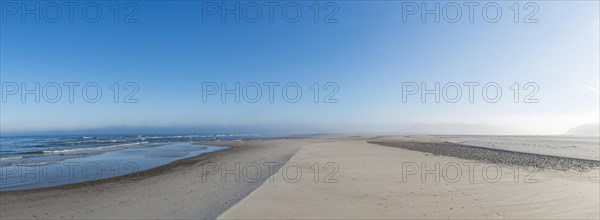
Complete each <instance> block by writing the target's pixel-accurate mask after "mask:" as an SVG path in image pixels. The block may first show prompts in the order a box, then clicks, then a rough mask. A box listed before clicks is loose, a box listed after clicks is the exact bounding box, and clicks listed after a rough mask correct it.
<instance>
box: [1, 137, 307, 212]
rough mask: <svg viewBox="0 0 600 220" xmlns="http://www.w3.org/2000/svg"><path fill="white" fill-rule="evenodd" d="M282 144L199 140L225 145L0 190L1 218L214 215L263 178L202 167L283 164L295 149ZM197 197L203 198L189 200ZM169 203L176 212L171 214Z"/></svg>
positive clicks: (263, 179)
mask: <svg viewBox="0 0 600 220" xmlns="http://www.w3.org/2000/svg"><path fill="white" fill-rule="evenodd" d="M264 142H269V144H263V143H264ZM286 142H289V141H286V140H271V141H235V142H224V141H223V142H218V143H217V142H208V143H207V142H198V143H194V144H202V145H209V144H210V145H212V146H227V147H229V148H228V149H225V150H220V151H216V152H210V153H206V154H202V155H199V156H196V157H190V158H185V159H181V160H177V161H174V162H172V163H169V164H167V165H163V166H159V167H155V168H152V169H148V170H144V171H140V172H136V173H132V174H128V175H124V176H118V177H112V178H108V179H101V180H95V181H90V182H83V183H74V184H68V185H62V186H55V187H49V188H40V189H29V190H19V191H9V192H0V218H9V219H14V218H54V219H58V218H96V219H102V218H152V219H156V218H202V219H206V218H215V217H216V216H218V215H219V214H221V213H222V212H224V211H225V210H227V209H228V208H229V207H231V206H232V205H233V204H235V203H237V202H238V201H240V200H241V199H243V198H244V197H245V196H246V195H247V194H249V193H251V192H252V191H253V190H254V189H256V188H258V187H259V186H260V185H261V184H262V183H263V182H264V181H266V180H267V178H268V177H263V178H262V179H261V180H259V181H257V182H255V183H236V182H235V181H234V179H233V178H228V179H227V181H226V182H221V176H219V175H207V174H206V173H203V172H202V169H203V167H202V166H203V165H204V164H207V163H213V164H219V163H227V164H234V163H250V162H263V161H266V162H280V163H281V164H284V163H285V162H287V161H288V160H289V158H291V156H292V155H294V154H295V153H296V152H297V150H298V149H299V147H298V146H292V145H289V144H288V143H286ZM264 155H268V156H264ZM280 167H281V166H277V167H276V170H277V169H279V168H280ZM205 177H206V179H203V178H205ZM203 180H206V181H203ZM223 187H225V188H227V190H223ZM199 197H204V198H207V199H194V198H199ZM82 199H84V200H85V201H84V200H82ZM166 204H173V206H169V205H166ZM183 204H190V205H183ZM191 204H195V205H191ZM182 205H183V206H184V207H181V206H182ZM174 207H177V209H176V210H178V211H177V213H173V210H174V209H173V208H174ZM131 210H138V211H137V212H135V213H132V212H131Z"/></svg>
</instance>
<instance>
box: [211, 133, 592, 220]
mask: <svg viewBox="0 0 600 220" xmlns="http://www.w3.org/2000/svg"><path fill="white" fill-rule="evenodd" d="M366 141H388V142H398V141H408V142H415V141H421V142H422V141H425V140H423V139H422V138H401V137H391V138H373V139H362V138H356V139H354V140H352V139H339V140H336V141H331V140H330V141H323V142H320V143H315V144H311V145H309V146H306V147H304V148H302V149H301V150H300V151H299V152H298V153H297V154H296V155H294V157H292V159H291V160H290V162H295V163H298V164H300V165H301V166H302V168H303V170H304V171H310V170H311V169H310V166H312V165H313V164H314V163H315V162H319V163H320V164H322V165H323V164H325V163H327V162H330V161H333V162H335V163H336V164H337V166H338V167H339V172H337V174H336V175H335V176H334V178H335V179H337V180H338V182H337V183H323V182H318V183H315V181H314V180H313V178H312V173H311V172H306V173H304V175H305V177H306V178H301V179H300V180H299V181H298V182H295V183H292V182H289V181H285V180H284V179H283V173H284V172H285V171H284V169H281V170H279V172H278V173H277V174H275V175H274V181H273V182H272V183H271V182H265V183H264V184H263V185H262V186H261V187H260V188H258V189H257V190H255V191H254V192H252V193H251V194H250V195H249V196H248V197H246V198H245V199H243V200H242V201H241V202H239V203H238V204H236V205H235V206H233V207H232V208H230V209H229V210H227V211H226V212H225V213H223V214H222V215H221V216H220V217H219V218H221V219H240V218H243V219H265V218H288V219H317V218H318V219H323V218H325V219H327V218H333V219H350V218H352V219H373V218H377V219H382V218H392V219H398V218H409V219H413V218H437V219H439V218H441V219H446V218H461V219H465V218H468V219H472V218H511V219H515V218H519V219H523V218H535V219H542V218H543V219H546V218H559V219H583V218H585V219H598V218H599V217H600V214H599V212H600V201H599V200H600V194H599V193H600V192H599V191H600V189H599V188H600V185H599V183H598V179H597V177H598V171H597V170H593V171H589V172H585V173H582V172H577V171H573V172H563V171H554V170H538V171H535V172H534V170H533V167H530V168H529V169H528V171H529V172H527V171H526V170H523V169H524V168H525V167H520V169H519V170H520V172H519V174H518V175H517V176H519V179H518V180H517V179H516V178H515V170H517V169H515V167H509V166H507V165H493V164H485V163H481V162H478V161H469V160H463V159H457V158H453V157H444V156H433V155H432V154H429V153H422V152H417V151H409V150H405V149H400V148H393V147H385V146H381V145H375V144H368V143H366ZM423 163H424V164H425V166H426V169H428V170H433V169H434V168H435V165H436V163H439V165H440V168H439V170H441V171H442V174H441V175H439V176H438V178H439V182H436V180H435V175H434V174H426V175H425V180H423V179H422V176H421V174H423V173H424V172H422V169H420V171H417V172H407V173H405V174H406V176H405V178H404V180H403V172H402V171H403V164H404V165H405V168H404V170H407V171H408V170H409V168H411V165H415V164H416V165H417V167H419V168H422V164H423ZM465 163H466V164H473V163H478V164H479V165H478V166H475V164H473V167H474V168H473V170H474V172H472V175H471V176H473V179H471V178H469V174H470V172H469V171H468V169H467V168H468V166H464V165H463V164H465ZM457 165H459V167H462V168H461V169H462V172H461V173H462V174H461V176H460V177H457V171H458V169H456V166H457ZM460 165H463V166H460ZM444 168H445V169H444ZM313 170H314V169H313ZM483 170H487V171H486V172H483ZM293 171H294V170H293V169H292V173H291V175H292V176H293V174H294V173H293ZM321 172H323V170H322V171H321ZM500 172H501V177H499V178H496V175H497V174H499V173H500ZM324 173H327V172H324ZM409 173H414V174H413V175H409ZM532 173H533V176H529V177H528V178H526V177H527V176H528V175H529V174H532ZM484 175H486V176H484Z"/></svg>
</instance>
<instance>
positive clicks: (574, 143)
mask: <svg viewBox="0 0 600 220" xmlns="http://www.w3.org/2000/svg"><path fill="white" fill-rule="evenodd" d="M435 138H436V139H439V140H443V141H448V142H452V143H456V144H465V145H471V146H478V147H485V148H492V149H500V150H507V151H514V152H524V153H533V154H541V155H550V156H558V157H567V158H576V159H585V160H598V161H600V138H599V137H598V136H566V135H555V136H458V135H452V136H443V135H441V136H435Z"/></svg>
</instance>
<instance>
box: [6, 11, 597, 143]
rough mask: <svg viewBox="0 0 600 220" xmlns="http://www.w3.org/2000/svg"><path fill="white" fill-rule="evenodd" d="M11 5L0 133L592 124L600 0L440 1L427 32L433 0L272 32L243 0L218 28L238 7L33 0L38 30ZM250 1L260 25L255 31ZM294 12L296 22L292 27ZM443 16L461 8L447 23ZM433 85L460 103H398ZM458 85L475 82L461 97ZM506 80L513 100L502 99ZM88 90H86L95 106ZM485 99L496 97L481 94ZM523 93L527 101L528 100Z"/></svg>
mask: <svg viewBox="0 0 600 220" xmlns="http://www.w3.org/2000/svg"><path fill="white" fill-rule="evenodd" d="M21 3H22V2H16V4H15V2H8V3H7V2H5V1H2V2H1V4H2V6H3V7H2V8H1V11H0V13H1V14H0V17H1V18H2V21H1V23H0V25H1V26H0V44H1V45H0V72H1V75H0V76H1V79H0V81H2V86H3V87H2V98H3V102H2V103H1V112H0V115H1V123H0V128H1V131H2V133H3V134H36V133H40V134H41V133H52V132H67V133H68V132H84V131H92V130H93V131H96V132H99V131H104V132H108V133H119V132H124V131H128V132H163V133H169V132H171V131H174V132H204V133H206V132H210V133H219V132H249V133H255V132H256V133H264V132H298V133H305V132H332V133H338V132H404V133H406V132H417V133H423V132H424V133H448V132H450V133H497V134H561V133H564V132H565V131H567V130H568V129H570V128H572V127H575V126H579V125H582V124H588V123H597V122H598V120H599V111H600V110H599V105H600V104H599V96H598V78H599V72H600V70H599V65H600V63H599V59H600V57H599V54H600V52H599V47H600V46H599V38H600V35H599V29H600V27H599V24H600V20H599V4H598V1H575V2H571V1H543V2H535V4H534V5H526V4H525V3H524V2H521V3H520V4H519V5H518V6H516V7H515V5H514V3H515V2H510V1H502V2H498V5H499V7H500V8H501V10H502V15H501V17H499V18H498V19H497V20H498V21H497V22H495V23H493V22H492V21H494V17H495V15H494V13H495V11H494V10H495V7H491V6H490V7H488V8H487V13H488V14H487V16H486V15H484V12H483V9H482V8H484V5H485V4H486V3H489V2H479V5H478V6H475V7H474V9H473V14H472V15H471V16H472V18H473V22H470V21H469V15H470V13H469V8H468V7H467V6H465V5H464V2H461V1H459V2H453V3H454V4H450V5H448V2H445V1H442V2H440V14H441V16H440V21H439V22H436V21H435V17H434V16H435V15H427V14H426V15H425V19H426V20H425V21H424V22H423V21H422V20H421V13H420V10H424V7H428V9H433V8H435V2H426V3H424V4H425V5H423V4H421V2H418V3H411V2H408V3H406V2H405V4H404V5H403V3H402V2H394V1H337V2H336V3H335V4H328V2H327V1H320V2H318V3H319V4H318V7H317V8H318V9H319V10H318V11H319V13H318V16H317V19H318V22H316V23H315V10H314V9H315V6H316V5H315V2H313V1H297V2H293V1H285V2H279V5H278V6H275V7H273V8H272V10H273V11H272V12H273V17H272V18H273V21H272V22H270V21H269V12H270V8H269V7H267V6H266V5H265V1H256V2H253V1H239V2H238V3H239V4H240V11H239V13H241V16H240V21H239V22H236V21H235V16H236V15H235V14H231V13H230V14H225V15H224V16H225V21H224V22H223V21H222V20H221V19H222V16H223V14H221V11H222V10H232V9H234V8H235V2H233V1H227V2H204V4H203V3H202V2H200V1H138V2H135V4H133V5H129V4H127V2H118V3H117V5H115V2H112V1H111V2H108V1H97V3H98V5H97V6H99V7H100V8H99V9H100V10H101V13H102V14H101V17H98V19H97V21H96V22H95V23H94V21H95V20H94V19H95V14H94V12H95V10H96V8H95V7H94V6H96V5H92V6H90V5H85V4H84V3H81V4H79V5H77V6H69V5H66V4H65V2H61V1H59V2H58V4H56V5H52V4H51V5H48V2H39V3H40V6H39V7H40V12H39V13H40V14H39V16H40V22H36V21H35V19H36V17H35V16H36V15H35V13H36V12H33V14H31V13H25V14H23V13H22V11H23V10H33V9H35V2H34V1H27V2H25V3H24V4H25V6H24V5H23V4H21ZM222 3H223V4H222ZM116 6H118V7H116ZM257 6H258V7H260V11H261V16H260V18H258V19H257V20H256V22H253V21H255V19H254V18H255V17H256V15H257V14H256V11H257V10H256V9H257ZM295 6H299V7H300V9H301V10H302V12H301V13H302V15H301V17H298V20H297V22H295V23H294V22H293V21H294V18H295V17H296V13H295V10H296V8H295ZM455 6H459V7H460V9H461V16H460V17H458V19H454V18H455V17H456V7H455ZM23 7H25V8H23ZM69 7H73V11H72V12H73V14H72V15H73V17H72V21H70V20H69V19H70V16H69V12H70V10H69V9H70V8H69ZM57 8H60V14H61V16H60V17H57V16H56V15H57V14H56V11H57V10H56V9H57ZM283 8H286V9H287V12H286V11H285V10H283ZM517 8H518V11H519V13H518V16H517V20H518V22H517V23H515V21H514V19H515V11H517V10H515V9H517ZM84 9H85V10H84ZM414 10H417V11H416V12H415V11H414ZM84 11H87V16H84V15H83V13H84ZM115 11H118V12H119V13H118V15H119V16H118V18H117V22H115ZM233 13H235V11H234V12H233ZM284 14H285V15H287V17H284V16H283V15H284ZM23 17H24V18H25V19H26V20H25V22H22V19H23ZM286 19H287V20H286ZM403 19H404V20H403ZM486 19H487V20H488V21H486ZM54 21H56V23H52V22H54ZM452 21H456V23H452ZM524 21H527V22H534V23H526V22H524ZM536 21H537V22H536ZM36 82H39V83H40V87H41V88H40V91H38V92H39V94H38V95H40V96H41V98H40V102H39V103H37V102H35V100H34V98H35V95H31V94H29V95H27V94H26V95H25V97H26V98H27V100H25V103H23V102H22V100H21V95H22V94H21V93H22V92H23V91H24V90H25V89H29V90H32V89H34V88H35V83H36ZM69 82H76V83H79V86H77V87H74V93H73V98H74V100H73V102H70V101H69V97H68V95H69V92H68V91H69V90H68V88H69V87H66V86H65V85H64V83H69ZM115 82H117V83H119V86H118V88H119V95H120V96H119V97H118V99H117V100H118V102H117V103H115V102H114V100H113V99H114V91H115V89H114V88H116V87H112V88H113V89H112V90H111V86H112V85H113V84H114V83H115ZM128 82H132V83H133V84H127V83H128ZM236 82H239V83H240V90H242V87H244V88H247V90H244V91H240V92H241V94H243V95H244V94H245V96H243V97H241V98H240V102H239V103H236V102H235V100H234V96H233V95H226V96H225V97H226V98H227V99H226V100H225V102H222V101H221V97H220V93H219V92H220V91H222V89H223V88H222V85H223V84H222V83H224V85H226V86H227V87H228V88H227V89H233V88H234V87H235V83H236ZM269 82H274V83H279V86H277V87H274V93H273V94H274V95H273V98H274V100H273V101H272V102H270V101H269V98H268V95H269V93H268V91H269V90H268V88H269V87H266V86H265V85H264V83H269ZM315 82H316V83H319V84H318V86H313V84H314V83H315ZM410 82H414V83H410ZM436 82H439V83H440V87H444V86H445V85H446V86H447V89H448V90H444V91H446V92H447V97H450V99H452V98H451V97H453V96H454V94H455V93H456V90H455V87H452V85H460V86H461V87H462V88H461V89H462V96H461V97H460V98H459V100H458V101H457V102H456V103H452V102H450V101H448V100H445V99H444V96H440V102H439V103H436V102H435V101H434V99H435V97H434V95H426V98H427V100H425V103H423V102H422V101H421V100H420V99H421V97H420V93H418V92H417V93H416V94H415V95H407V94H408V91H407V89H408V87H404V88H403V86H402V85H403V84H404V85H409V84H410V85H413V86H414V85H418V86H419V87H421V86H422V85H425V86H427V87H428V88H427V89H433V88H434V87H435V83H436ZM452 82H454V83H452ZM466 82H475V83H479V86H477V87H475V88H474V93H473V94H474V95H473V102H470V101H469V98H468V87H465V86H464V83H466ZM515 82H516V83H519V85H518V88H519V89H518V90H519V98H518V100H519V102H515V101H514V100H513V99H514V91H515V90H514V88H517V87H511V86H513V84H514V83H515ZM87 83H96V84H94V85H99V86H100V88H101V89H102V97H101V98H99V101H97V102H96V103H90V102H89V101H85V100H84V97H82V96H83V95H82V88H83V87H84V85H86V84H87ZM215 83H216V84H215ZM288 83H292V84H293V85H298V86H300V88H301V89H302V96H301V97H300V98H298V101H297V102H295V103H292V102H290V101H286V100H285V98H288V99H293V98H294V97H295V95H294V94H295V93H294V92H295V91H296V90H294V89H295V88H296V87H291V88H292V90H291V91H290V90H289V88H290V87H287V88H288V90H287V91H288V95H289V97H283V95H282V88H283V87H284V85H286V84H288ZM415 83H416V84H415ZM421 83H424V84H421ZM488 83H497V84H495V85H499V86H500V87H501V89H502V97H500V98H499V100H498V101H497V102H495V103H492V102H490V101H486V100H485V98H488V99H489V98H490V97H483V94H482V93H483V92H482V87H483V86H484V85H485V84H488ZM527 83H529V84H527ZM209 84H210V85H212V86H214V85H218V87H217V89H219V91H216V93H215V95H211V94H212V93H211V92H210V91H208V90H206V89H214V87H210V88H209V87H204V90H203V85H205V86H206V85H209ZM15 85H16V86H17V87H16V89H17V90H18V91H17V90H14V89H15ZM23 85H25V86H26V87H27V88H23ZM52 85H60V86H61V87H62V88H61V90H62V96H61V97H59V99H58V101H57V102H56V103H52V102H50V101H54V100H55V99H53V97H55V93H56V92H55V91H57V90H56V88H55V87H53V86H52ZM126 85H131V86H126ZM255 85H259V86H261V87H262V88H261V89H262V96H261V97H260V98H259V99H258V101H257V102H255V103H253V102H250V101H253V100H255V99H253V97H255V93H256V91H257V90H256V87H255ZM290 85H291V84H290ZM253 86H254V87H253ZM311 86H313V87H311ZM43 88H46V89H43ZM88 88H89V87H88ZM93 88H95V87H92V89H93ZM134 88H137V92H136V93H135V95H134V96H132V97H130V98H131V99H128V100H129V101H132V100H138V102H137V103H124V102H123V100H124V99H125V98H126V97H125V96H127V95H128V94H130V93H131V92H132V91H133V89H134ZM311 88H312V89H311ZM315 88H319V96H318V100H319V102H315V101H314V98H315ZM411 88H412V87H411ZM492 88H495V87H492ZM511 88H513V89H511ZM420 89H423V88H420ZM334 90H335V92H334ZM440 90H442V88H440ZM534 90H536V91H535V92H534ZM94 91H95V90H92V91H91V92H90V91H89V90H88V95H90V94H91V97H92V98H93V97H94V96H95V95H94ZM211 91H214V90H211ZM442 92H443V91H442ZM488 92H489V90H488ZM533 92H534V93H533ZM34 93H35V92H34ZM448 94H449V95H448ZM488 94H491V95H489V96H491V98H494V92H493V91H492V92H489V93H488ZM529 94H532V96H530V97H526V96H527V95H529ZM203 95H206V100H203ZM328 95H331V96H329V97H327V96H328ZM403 95H407V96H406V101H405V102H404V101H403ZM244 97H246V98H248V99H250V101H248V100H246V99H244ZM290 97H291V98H290ZM87 98H89V97H87ZM525 98H529V99H528V100H529V101H534V100H538V101H537V103H524V101H523V100H524V99H525ZM325 99H327V101H329V102H334V103H324V102H323V101H324V100H325ZM48 100H50V101H48ZM336 100H337V103H336Z"/></svg>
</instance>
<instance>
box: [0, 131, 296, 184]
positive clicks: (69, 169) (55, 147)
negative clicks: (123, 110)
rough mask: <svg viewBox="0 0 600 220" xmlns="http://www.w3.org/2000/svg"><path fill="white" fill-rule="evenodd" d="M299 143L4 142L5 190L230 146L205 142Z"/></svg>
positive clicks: (197, 138) (159, 139)
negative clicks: (209, 143) (218, 145)
mask: <svg viewBox="0 0 600 220" xmlns="http://www.w3.org/2000/svg"><path fill="white" fill-rule="evenodd" d="M281 138H300V137H285V136H271V135H256V134H228V135H135V136H118V135H117V136H44V137H2V138H0V191H13V190H23V189H35V188H45V187H51V186H60V185H65V184H71V183H79V182H86V181H93V180H98V179H105V178H110V177H115V176H122V175H127V174H130V173H134V172H139V171H142V170H147V169H150V168H154V167H158V166H161V165H165V164H168V163H171V162H173V161H176V160H179V159H183V158H188V157H194V156H198V155H201V154H204V153H209V152H214V151H219V150H224V149H227V148H226V147H217V146H207V145H196V144H193V143H194V142H201V141H237V140H260V139H281Z"/></svg>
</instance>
